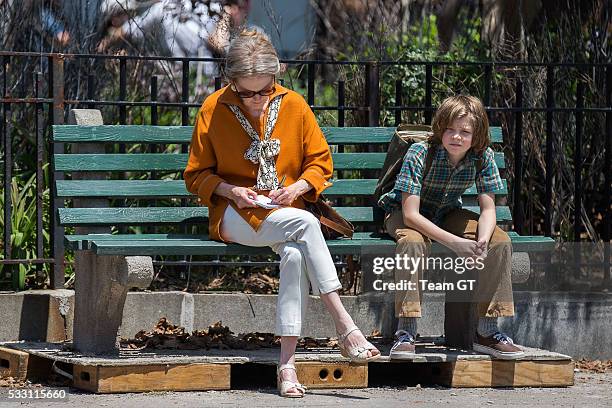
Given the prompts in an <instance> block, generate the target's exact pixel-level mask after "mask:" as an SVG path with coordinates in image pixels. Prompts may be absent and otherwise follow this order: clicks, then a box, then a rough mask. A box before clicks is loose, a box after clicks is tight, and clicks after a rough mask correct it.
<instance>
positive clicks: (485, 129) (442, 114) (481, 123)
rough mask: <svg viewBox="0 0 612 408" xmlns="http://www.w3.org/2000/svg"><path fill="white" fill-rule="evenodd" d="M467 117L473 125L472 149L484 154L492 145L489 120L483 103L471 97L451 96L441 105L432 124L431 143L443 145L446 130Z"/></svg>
mask: <svg viewBox="0 0 612 408" xmlns="http://www.w3.org/2000/svg"><path fill="white" fill-rule="evenodd" d="M465 116H467V117H468V118H469V119H470V121H471V124H472V149H474V152H476V153H477V154H482V152H484V151H485V149H486V148H487V147H488V146H489V144H490V143H491V140H490V138H489V119H488V118H487V112H486V111H485V108H484V105H483V104H482V101H481V100H480V99H478V98H476V97H474V96H470V95H457V96H451V97H448V98H446V99H444V101H442V104H440V107H439V108H438V110H436V114H435V115H434V118H433V121H432V123H431V128H432V130H433V136H432V137H431V139H430V143H434V144H442V134H443V133H444V130H446V128H447V127H448V126H449V125H450V124H451V123H453V121H455V120H456V119H459V118H463V117H465Z"/></svg>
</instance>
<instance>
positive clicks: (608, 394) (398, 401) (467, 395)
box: [0, 371, 612, 408]
mask: <svg viewBox="0 0 612 408" xmlns="http://www.w3.org/2000/svg"><path fill="white" fill-rule="evenodd" d="M44 388H45V389H53V388H52V387H47V386H44ZM8 391H9V388H0V407H13V406H33V407H36V408H38V407H44V406H49V407H75V408H83V407H122V408H128V407H130V408H131V407H134V408H142V407H151V406H163V407H196V406H197V407H240V406H249V407H285V406H296V405H299V406H309V407H316V406H318V407H329V406H333V405H339V406H349V405H350V406H351V407H384V408H387V407H403V408H406V407H410V406H420V407H440V406H448V407H470V408H475V407H483V406H484V407H486V406H522V407H558V408H569V407H581V408H584V407H612V372H611V371H608V372H606V373H590V372H577V373H576V377H575V385H574V386H573V387H568V388H516V389H491V388H485V389H474V388H471V389H449V388H442V387H419V386H416V387H395V388H366V389H358V390H309V391H308V394H307V395H306V397H305V398H303V399H301V400H298V401H296V400H288V399H285V398H281V397H279V396H278V395H277V393H276V390H274V389H271V388H265V389H257V390H255V389H248V390H233V391H206V392H155V393H146V394H112V395H95V394H89V393H84V392H81V391H79V390H76V389H72V388H71V389H69V390H68V391H69V395H68V399H67V400H66V401H61V402H48V401H47V402H45V401H32V400H21V401H19V402H17V401H16V400H11V401H9V400H8V399H7V396H8Z"/></svg>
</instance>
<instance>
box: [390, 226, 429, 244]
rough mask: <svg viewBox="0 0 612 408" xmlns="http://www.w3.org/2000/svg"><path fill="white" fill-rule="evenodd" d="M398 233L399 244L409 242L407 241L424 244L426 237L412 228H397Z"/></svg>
mask: <svg viewBox="0 0 612 408" xmlns="http://www.w3.org/2000/svg"><path fill="white" fill-rule="evenodd" d="M395 233H396V235H397V243H398V244H407V243H415V244H424V243H425V237H424V236H423V234H421V233H420V232H419V231H417V230H413V229H411V228H399V229H397V230H395Z"/></svg>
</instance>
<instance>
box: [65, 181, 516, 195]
mask: <svg viewBox="0 0 612 408" xmlns="http://www.w3.org/2000/svg"><path fill="white" fill-rule="evenodd" d="M377 181H378V180H376V179H342V180H334V184H333V185H332V186H330V187H329V188H327V189H326V190H325V191H324V194H325V195H328V196H349V197H350V196H366V195H371V194H373V193H374V189H375V188H376V182H377ZM56 187H57V195H58V197H64V198H71V197H134V198H136V197H138V198H147V197H151V198H157V197H190V196H192V194H191V193H189V192H188V191H187V189H186V188H185V182H184V181H183V180H57V181H56ZM506 194H508V189H507V185H506V181H505V180H504V188H503V190H500V191H499V192H498V193H497V195H499V196H503V195H506ZM476 195H477V192H476V187H475V186H474V185H472V187H470V188H469V189H468V190H467V191H466V193H465V194H464V195H463V196H464V197H469V196H476Z"/></svg>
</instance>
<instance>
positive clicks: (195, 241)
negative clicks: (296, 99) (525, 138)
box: [88, 233, 554, 256]
mask: <svg viewBox="0 0 612 408" xmlns="http://www.w3.org/2000/svg"><path fill="white" fill-rule="evenodd" d="M92 238H93V239H90V240H89V241H88V248H90V249H92V250H94V251H95V252H96V253H97V254H98V255H151V256H154V255H250V254H252V255H255V254H258V255H265V254H273V252H272V250H270V249H269V248H261V247H246V246H243V245H238V244H226V243H223V242H218V241H210V240H208V237H206V236H200V237H196V238H181V237H177V238H166V239H164V238H163V237H161V236H160V238H159V239H155V238H153V239H141V240H138V239H134V238H133V236H132V238H131V239H130V238H126V239H112V238H101V237H92ZM511 239H512V247H513V249H514V250H515V251H548V250H550V249H551V248H552V246H553V245H554V240H553V239H552V238H549V237H533V236H514V237H512V238H511ZM327 245H328V247H329V249H330V252H331V253H333V254H360V253H361V252H362V250H363V249H364V248H367V249H368V253H369V254H372V255H374V254H375V252H372V251H373V250H374V249H375V248H377V249H379V250H381V252H382V251H394V250H395V245H396V243H395V241H393V240H392V239H391V238H390V237H389V236H388V235H379V234H372V233H361V234H356V236H355V239H340V240H331V241H327Z"/></svg>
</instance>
